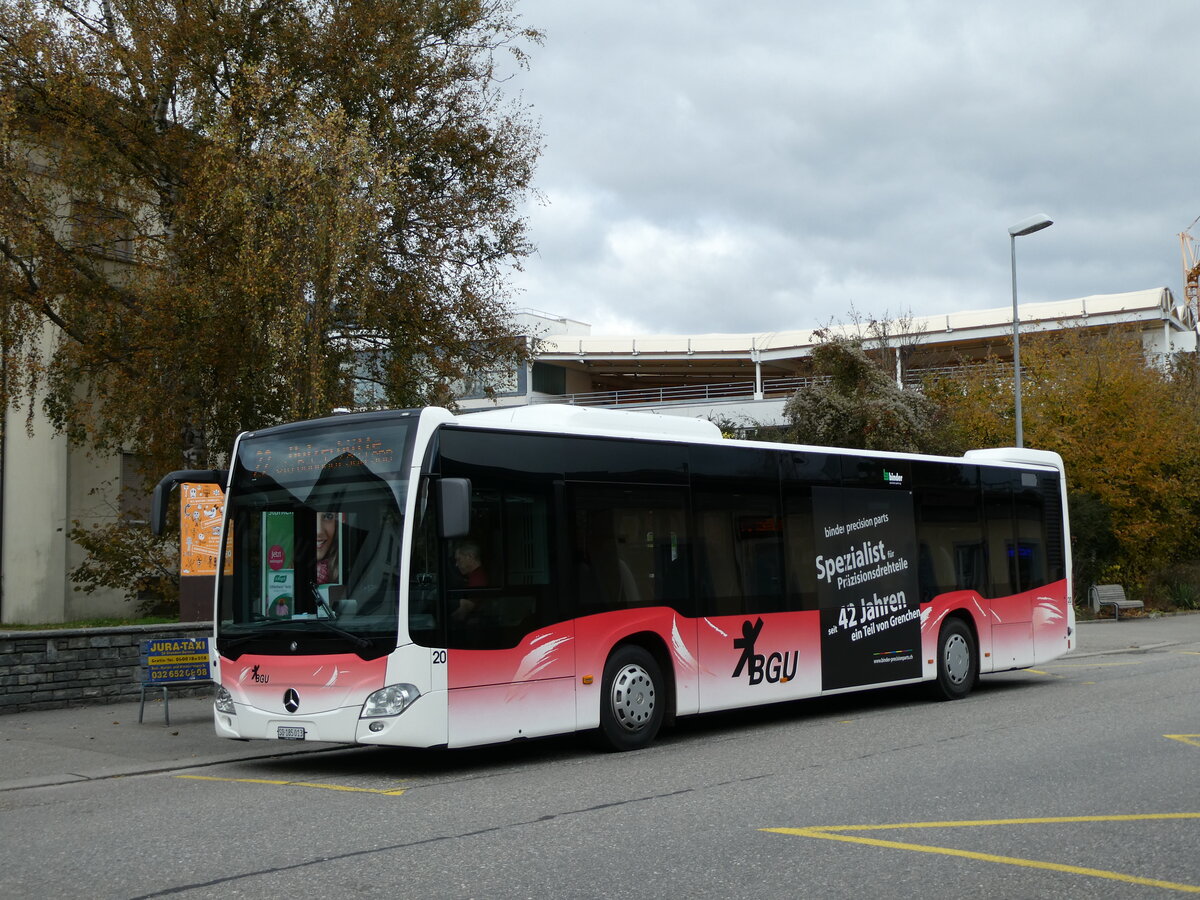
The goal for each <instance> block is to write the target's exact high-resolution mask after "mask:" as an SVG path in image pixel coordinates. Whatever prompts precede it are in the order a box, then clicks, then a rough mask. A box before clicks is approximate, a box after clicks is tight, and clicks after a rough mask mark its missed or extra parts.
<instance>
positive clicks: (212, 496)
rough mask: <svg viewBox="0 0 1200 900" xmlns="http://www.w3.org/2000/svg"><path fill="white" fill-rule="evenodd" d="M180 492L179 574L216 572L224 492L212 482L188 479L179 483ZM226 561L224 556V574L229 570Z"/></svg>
mask: <svg viewBox="0 0 1200 900" xmlns="http://www.w3.org/2000/svg"><path fill="white" fill-rule="evenodd" d="M179 491H180V493H179V573H180V574H181V575H216V574H217V560H218V559H219V558H220V555H221V513H222V510H224V508H225V492H224V491H222V490H221V489H220V488H219V487H218V486H217V485H215V484H190V483H188V482H184V483H183V484H181V485H180V488H179ZM229 560H230V557H229V556H228V555H226V563H225V574H226V575H229V574H231V572H232V568H231V562H230V561H229Z"/></svg>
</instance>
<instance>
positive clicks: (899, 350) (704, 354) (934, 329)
mask: <svg viewBox="0 0 1200 900" xmlns="http://www.w3.org/2000/svg"><path fill="white" fill-rule="evenodd" d="M1020 318H1021V333H1022V334H1027V333H1036V332H1048V331H1056V330H1059V329H1064V328H1088V329H1106V328H1117V329H1120V330H1122V331H1127V332H1129V333H1130V334H1131V335H1136V336H1137V337H1138V339H1139V340H1140V341H1141V343H1142V346H1143V347H1144V348H1145V351H1146V353H1147V354H1150V355H1159V354H1169V353H1174V352H1178V351H1194V350H1195V349H1196V346H1197V329H1196V312H1195V310H1193V309H1189V308H1187V307H1185V306H1183V305H1180V304H1178V303H1177V302H1176V301H1175V298H1174V296H1173V295H1172V293H1171V291H1170V289H1168V288H1165V287H1164V288H1153V289H1150V290H1145V291H1132V292H1129V293H1124V294H1102V295H1095V296H1090V297H1081V298H1079V299H1076V300H1062V301H1057V302H1052V303H1035V304H1023V305H1021V307H1020ZM520 321H521V323H522V324H523V325H524V326H525V327H526V328H527V329H528V333H529V334H531V335H535V336H537V337H538V338H540V344H541V346H540V349H539V350H538V352H537V356H536V359H535V361H534V362H533V363H531V364H529V365H527V366H526V367H525V368H524V369H523V370H522V371H520V372H516V373H499V374H498V375H497V377H493V378H492V380H491V384H492V385H493V388H494V391H495V393H494V396H493V398H491V399H488V398H486V397H484V395H483V393H482V392H481V391H476V392H474V393H473V394H470V395H468V396H467V397H466V398H464V399H463V400H461V401H460V404H461V406H462V408H463V409H465V410H470V409H481V408H491V407H493V406H512V405H521V404H532V403H573V404H578V405H586V406H620V407H622V408H627V409H637V408H644V409H654V410H656V411H658V412H661V413H668V414H676V415H683V416H706V417H715V418H721V419H724V420H729V421H738V420H742V419H746V420H752V421H754V422H757V423H759V424H764V425H769V424H779V423H780V422H782V414H783V406H784V403H785V402H786V401H787V398H788V397H790V396H791V395H792V394H794V393H795V392H796V391H797V390H799V389H801V388H803V387H804V386H805V385H807V384H810V383H811V380H812V373H811V365H810V356H811V354H812V350H813V347H814V346H815V345H816V344H817V343H819V336H818V335H817V334H816V333H815V332H814V331H771V332H762V333H758V334H692V335H687V334H678V335H622V336H611V335H609V336H600V335H595V336H593V335H592V334H591V328H590V326H588V325H587V324H585V323H583V322H578V321H574V320H571V319H563V318H555V317H554V316H552V315H550V314H548V313H538V312H535V311H531V310H525V311H522V312H521V313H520ZM882 325H883V328H882V330H883V332H884V333H886V335H887V337H886V338H885V339H884V340H882V341H880V340H878V339H873V338H870V337H869V336H867V335H864V334H859V333H858V329H856V327H855V326H841V327H840V328H835V329H833V330H834V331H840V332H841V333H844V334H847V335H851V336H860V337H864V336H866V337H867V338H868V339H867V344H868V346H876V347H878V346H880V345H881V344H882V345H883V346H884V347H885V351H884V352H885V353H887V355H888V356H889V358H890V359H891V360H892V364H893V365H894V369H895V373H896V379H897V381H898V382H900V383H901V384H913V383H919V382H920V381H921V379H922V378H924V377H925V376H926V375H927V374H929V373H930V372H932V371H936V370H938V369H944V368H949V367H955V366H959V365H962V364H963V363H964V362H967V361H970V360H982V359H986V358H988V357H989V356H993V357H995V358H997V359H999V360H1001V361H1007V362H1009V363H1011V361H1012V307H1011V306H1007V307H1000V308H996V309H985V310H972V311H969V312H960V313H950V314H947V315H938V316H928V317H914V318H912V319H911V320H908V321H897V322H889V323H882Z"/></svg>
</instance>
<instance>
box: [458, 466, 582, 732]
mask: <svg viewBox="0 0 1200 900" xmlns="http://www.w3.org/2000/svg"><path fill="white" fill-rule="evenodd" d="M551 497H552V492H551V490H550V485H549V484H529V485H521V484H516V485H514V484H513V483H511V482H506V483H504V484H503V485H501V484H495V485H494V486H493V485H489V484H488V483H487V482H486V481H484V480H482V479H473V485H472V503H471V529H470V534H469V535H467V536H466V537H463V538H459V539H454V540H449V541H446V542H444V543H443V554H444V558H443V571H444V572H445V573H446V575H445V581H444V590H443V592H442V597H443V603H442V610H443V615H444V622H445V629H446V631H445V633H446V646H447V648H448V651H447V655H448V660H447V663H448V666H447V680H448V699H449V745H450V746H452V747H455V746H458V747H461V746H470V745H475V744H484V743H493V742H499V741H507V740H514V739H516V738H525V737H536V736H540V735H546V734H557V733H561V732H564V731H571V730H573V729H574V727H575V687H574V671H575V665H574V640H573V638H574V631H573V623H571V622H570V621H567V622H565V623H564V621H563V616H562V614H561V608H560V606H561V604H560V598H559V596H558V595H557V594H556V592H555V590H554V586H553V583H552V579H551V560H552V557H553V555H554V552H555V549H554V540H555V538H554V536H555V535H556V534H557V529H556V528H554V527H552V519H553V513H552V503H551Z"/></svg>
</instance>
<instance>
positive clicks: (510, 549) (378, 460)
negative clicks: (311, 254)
mask: <svg viewBox="0 0 1200 900" xmlns="http://www.w3.org/2000/svg"><path fill="white" fill-rule="evenodd" d="M231 461H232V466H231V468H230V469H229V470H228V472H224V471H222V472H215V471H207V472H195V471H185V472H175V473H172V474H171V475H168V476H167V477H166V478H164V479H163V481H162V482H161V483H160V485H159V487H158V489H157V490H156V492H155V513H154V517H155V521H156V524H157V526H158V527H159V528H161V522H162V519H163V508H164V507H163V502H164V497H165V494H166V492H167V491H169V490H170V488H171V487H172V486H173V485H175V484H178V483H181V482H185V481H193V482H195V481H204V482H219V483H221V484H222V485H223V486H224V487H225V489H226V501H225V530H226V535H227V538H228V539H227V540H226V541H223V542H222V544H223V546H224V547H225V550H224V552H225V553H226V554H227V555H230V554H231V556H232V558H231V559H227V560H225V561H224V564H223V565H222V566H221V567H220V568H218V571H224V572H225V573H226V574H223V575H220V576H218V578H217V584H216V598H215V626H214V627H215V634H214V640H213V641H212V651H211V653H212V657H213V658H212V663H213V672H214V678H215V680H216V682H217V684H218V689H217V696H216V700H215V713H214V714H215V722H216V730H217V732H218V733H219V734H221V735H225V736H228V737H230V738H263V739H291V740H311V741H334V742H345V743H356V744H389V745H399V746H407V747H433V746H448V747H463V746H471V745H479V744H485V743H492V742H499V741H510V740H514V739H519V738H532V737H536V736H540V735H550V734H561V733H566V732H572V731H591V732H595V733H596V734H597V735H598V736H600V737H601V738H602V740H603V742H604V743H605V744H607V745H608V746H610V747H612V748H614V749H620V750H628V749H634V748H638V747H641V746H644V745H645V744H647V743H648V742H650V741H651V740H652V739H653V738H654V737H655V735H656V734H657V733H658V731H659V729H660V726H662V725H663V724H664V723H670V722H671V721H673V720H674V719H675V718H676V717H678V716H685V715H692V714H697V713H703V712H708V711H712V710H723V709H731V708H736V707H744V706H751V705H756V704H764V703H774V702H779V701H785V700H795V699H797V698H802V697H815V696H819V695H825V694H835V693H841V692H845V691H854V690H862V689H867V688H876V687H883V686H887V685H898V684H910V683H915V682H922V681H924V682H929V683H930V687H931V690H932V691H933V692H934V693H935V694H936V695H938V696H940V697H943V698H947V699H956V698H960V697H964V696H966V695H967V693H968V692H969V691H970V690H971V689H972V687H973V686H974V685H975V683H976V680H977V679H978V677H979V675H980V674H981V673H990V672H999V671H1003V670H1006V669H1019V668H1023V667H1028V666H1031V665H1034V664H1037V663H1042V662H1045V661H1047V660H1049V659H1053V658H1054V657H1056V656H1059V655H1060V654H1062V653H1065V652H1066V651H1068V650H1069V649H1071V647H1072V644H1073V636H1074V630H1075V618H1074V611H1073V608H1072V605H1071V599H1070V598H1071V584H1070V576H1069V573H1070V571H1071V564H1070V563H1071V561H1070V541H1069V539H1068V533H1067V520H1066V516H1065V510H1066V503H1065V496H1066V495H1065V481H1064V476H1063V468H1062V461H1061V459H1060V458H1059V457H1058V456H1057V455H1056V454H1053V453H1047V452H1043V451H1035V450H1022V449H997V450H985V451H973V452H971V453H968V454H967V455H966V456H965V457H963V458H961V459H957V458H944V457H931V456H919V455H899V454H882V453H871V452H865V451H843V450H832V449H828V448H816V447H804V446H795V445H787V444H769V443H760V442H749V441H736V440H725V439H722V436H721V434H720V433H719V431H718V430H717V429H716V427H715V426H713V425H712V424H711V423H709V422H706V421H702V420H696V419H687V418H682V417H671V416H662V415H655V414H648V413H636V412H621V411H613V410H600V409H586V408H579V407H571V406H534V407H520V408H516V409H510V410H494V411H488V412H482V413H473V414H467V415H460V416H454V415H452V414H451V413H449V412H447V411H445V410H442V409H436V408H429V409H422V410H410V411H395V412H378V413H364V414H351V415H343V416H335V417H332V418H328V419H321V420H317V421H311V422H301V423H297V424H291V425H282V426H278V427H274V428H269V429H264V430H262V431H257V432H249V433H246V434H243V435H241V436H240V437H239V438H238V440H237V443H236V445H235V446H234V449H233V455H232V460H231Z"/></svg>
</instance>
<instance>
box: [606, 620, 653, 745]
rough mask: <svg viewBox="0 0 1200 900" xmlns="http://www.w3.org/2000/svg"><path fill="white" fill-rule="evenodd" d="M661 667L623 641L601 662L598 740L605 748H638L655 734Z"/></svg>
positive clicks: (647, 653) (648, 654)
mask: <svg viewBox="0 0 1200 900" xmlns="http://www.w3.org/2000/svg"><path fill="white" fill-rule="evenodd" d="M663 687H664V684H663V676H662V670H661V669H660V668H659V665H658V663H657V662H656V661H655V659H654V657H653V656H651V655H650V653H649V652H648V651H646V650H644V649H643V648H641V647H638V646H635V645H632V644H626V645H625V646H623V647H618V648H617V650H616V651H615V652H614V653H613V655H612V656H610V657H609V658H608V662H606V663H605V664H604V681H603V684H602V687H601V691H600V733H599V737H600V739H601V744H602V746H604V747H605V748H606V749H609V750H638V749H640V748H642V747H645V746H646V745H647V744H649V743H650V742H651V741H652V740H654V737H655V735H657V734H658V729H659V727H660V726H661V725H662V721H663V713H664V706H663V704H664V702H665V701H666V692H665V691H664V690H663Z"/></svg>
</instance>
